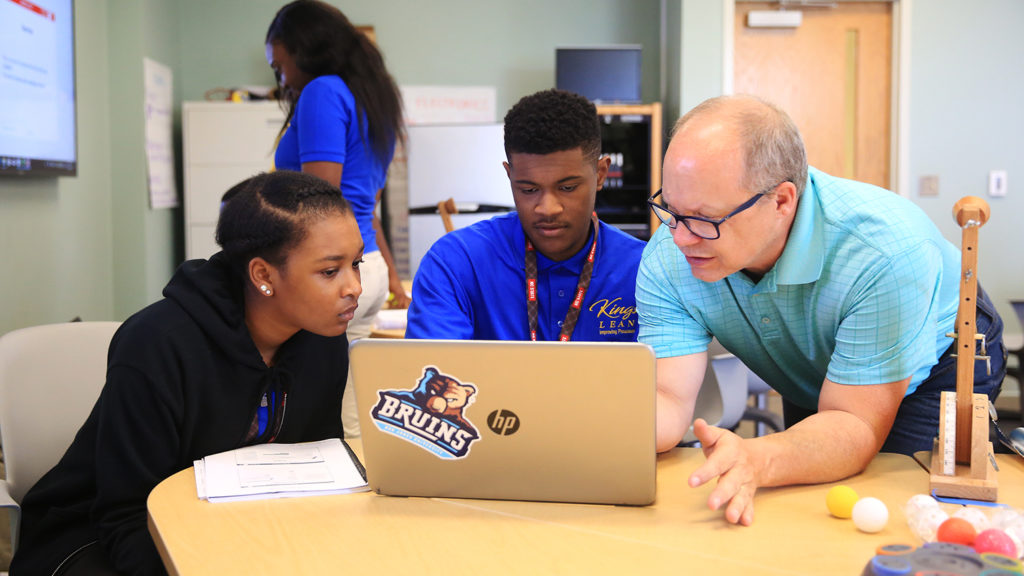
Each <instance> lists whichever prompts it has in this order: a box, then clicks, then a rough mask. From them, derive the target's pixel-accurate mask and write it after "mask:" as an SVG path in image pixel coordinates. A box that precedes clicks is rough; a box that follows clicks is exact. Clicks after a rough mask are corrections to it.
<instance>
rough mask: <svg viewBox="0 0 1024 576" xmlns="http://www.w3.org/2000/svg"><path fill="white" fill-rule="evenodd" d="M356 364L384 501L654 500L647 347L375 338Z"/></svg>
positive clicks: (368, 443) (356, 350) (374, 482)
mask: <svg viewBox="0 0 1024 576" xmlns="http://www.w3.org/2000/svg"><path fill="white" fill-rule="evenodd" d="M350 362H351V367H352V383H353V384H354V386H355V389H356V404H357V406H358V410H359V421H360V428H361V431H362V435H363V438H362V443H363V457H364V460H365V462H364V463H365V465H366V471H367V480H368V481H369V484H370V488H371V489H372V490H374V491H376V492H378V493H380V494H388V495H395V496H427V497H444V498H489V499H503V500H540V501H554V502H586V503H598V504H634V505H645V504H650V503H651V502H653V501H654V495H655V466H656V454H655V392H656V388H655V379H654V366H655V360H654V352H653V351H652V350H651V348H650V347H648V346H646V345H643V344H636V343H598V342H497V341H456V340H392V339H375V338H366V339H362V340H359V341H357V342H355V343H354V344H353V345H352V347H351V349H350Z"/></svg>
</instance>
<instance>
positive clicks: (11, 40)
mask: <svg viewBox="0 0 1024 576" xmlns="http://www.w3.org/2000/svg"><path fill="white" fill-rule="evenodd" d="M77 167H78V143H77V134H76V120H75V20H74V10H73V2H72V0H0V175H58V176H74V175H75V174H76V173H77Z"/></svg>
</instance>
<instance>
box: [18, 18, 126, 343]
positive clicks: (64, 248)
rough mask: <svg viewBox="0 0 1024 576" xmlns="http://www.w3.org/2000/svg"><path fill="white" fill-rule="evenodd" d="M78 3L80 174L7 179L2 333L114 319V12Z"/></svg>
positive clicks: (77, 62) (76, 24)
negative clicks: (111, 52) (111, 51)
mask: <svg viewBox="0 0 1024 576" xmlns="http://www.w3.org/2000/svg"><path fill="white" fill-rule="evenodd" d="M78 4H79V6H78V7H77V10H76V14H75V32H76V46H77V59H76V65H77V88H78V112H79V118H78V152H79V164H78V176H77V177H75V178H38V179H25V178H2V179H0V262H2V263H3V269H4V272H5V273H4V278H3V280H0V333H3V332H7V331H8V330H12V329H14V328H20V327H23V326H29V325H33V324H43V323H50V322H61V321H65V320H70V319H71V318H72V317H74V316H81V317H82V318H84V319H86V320H103V319H109V318H112V317H113V309H114V287H113V270H114V260H113V235H112V233H111V229H112V227H113V226H112V216H111V203H112V193H111V181H112V178H111V170H110V159H111V146H110V144H111V138H110V119H111V114H110V93H111V83H110V76H111V74H110V66H109V62H108V60H107V54H108V51H109V39H108V36H109V24H108V10H107V3H106V2H104V1H96V2H89V3H88V4H87V5H86V6H82V4H84V3H81V2H80V3H78Z"/></svg>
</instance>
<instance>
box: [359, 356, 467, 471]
mask: <svg viewBox="0 0 1024 576" xmlns="http://www.w3.org/2000/svg"><path fill="white" fill-rule="evenodd" d="M377 394H378V401H377V404H376V405H375V406H374V407H373V409H372V410H370V416H371V417H372V418H373V421H374V424H376V425H377V427H378V428H380V429H381V430H382V431H384V432H387V433H389V434H393V435H395V436H397V437H399V438H402V439H403V440H407V441H409V442H412V443H413V444H416V445H417V446H419V447H421V448H423V449H424V450H427V451H429V452H431V453H433V454H435V455H436V456H440V457H441V458H464V457H465V456H466V455H467V454H469V448H470V445H471V444H472V443H473V442H474V441H476V440H478V439H479V438H480V433H479V432H478V431H477V429H476V427H475V426H473V423H472V422H470V421H469V420H467V419H466V416H465V413H464V412H465V410H466V408H467V407H468V406H469V405H470V404H471V403H472V402H473V395H474V394H476V387H475V386H473V385H472V384H463V383H462V382H459V380H457V379H456V378H453V377H452V376H449V375H447V374H442V373H441V372H440V371H439V370H438V369H437V368H436V367H434V366H427V367H426V368H424V369H423V376H422V377H421V378H420V380H419V382H418V383H417V385H416V387H415V388H414V389H412V390H380V391H379V392H378V393H377Z"/></svg>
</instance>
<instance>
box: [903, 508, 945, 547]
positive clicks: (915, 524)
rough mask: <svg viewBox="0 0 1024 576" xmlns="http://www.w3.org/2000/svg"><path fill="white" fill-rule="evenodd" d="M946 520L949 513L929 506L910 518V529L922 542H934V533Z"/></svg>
mask: <svg viewBox="0 0 1024 576" xmlns="http://www.w3.org/2000/svg"><path fill="white" fill-rule="evenodd" d="M946 520H949V514H947V513H946V511H945V510H943V509H942V508H938V507H936V508H929V509H928V510H924V511H922V512H920V513H918V515H917V517H916V518H912V519H911V520H910V531H911V532H913V533H914V536H917V537H918V538H920V539H921V541H922V542H935V533H936V532H938V531H939V526H940V525H941V524H942V523H943V522H945V521H946Z"/></svg>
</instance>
